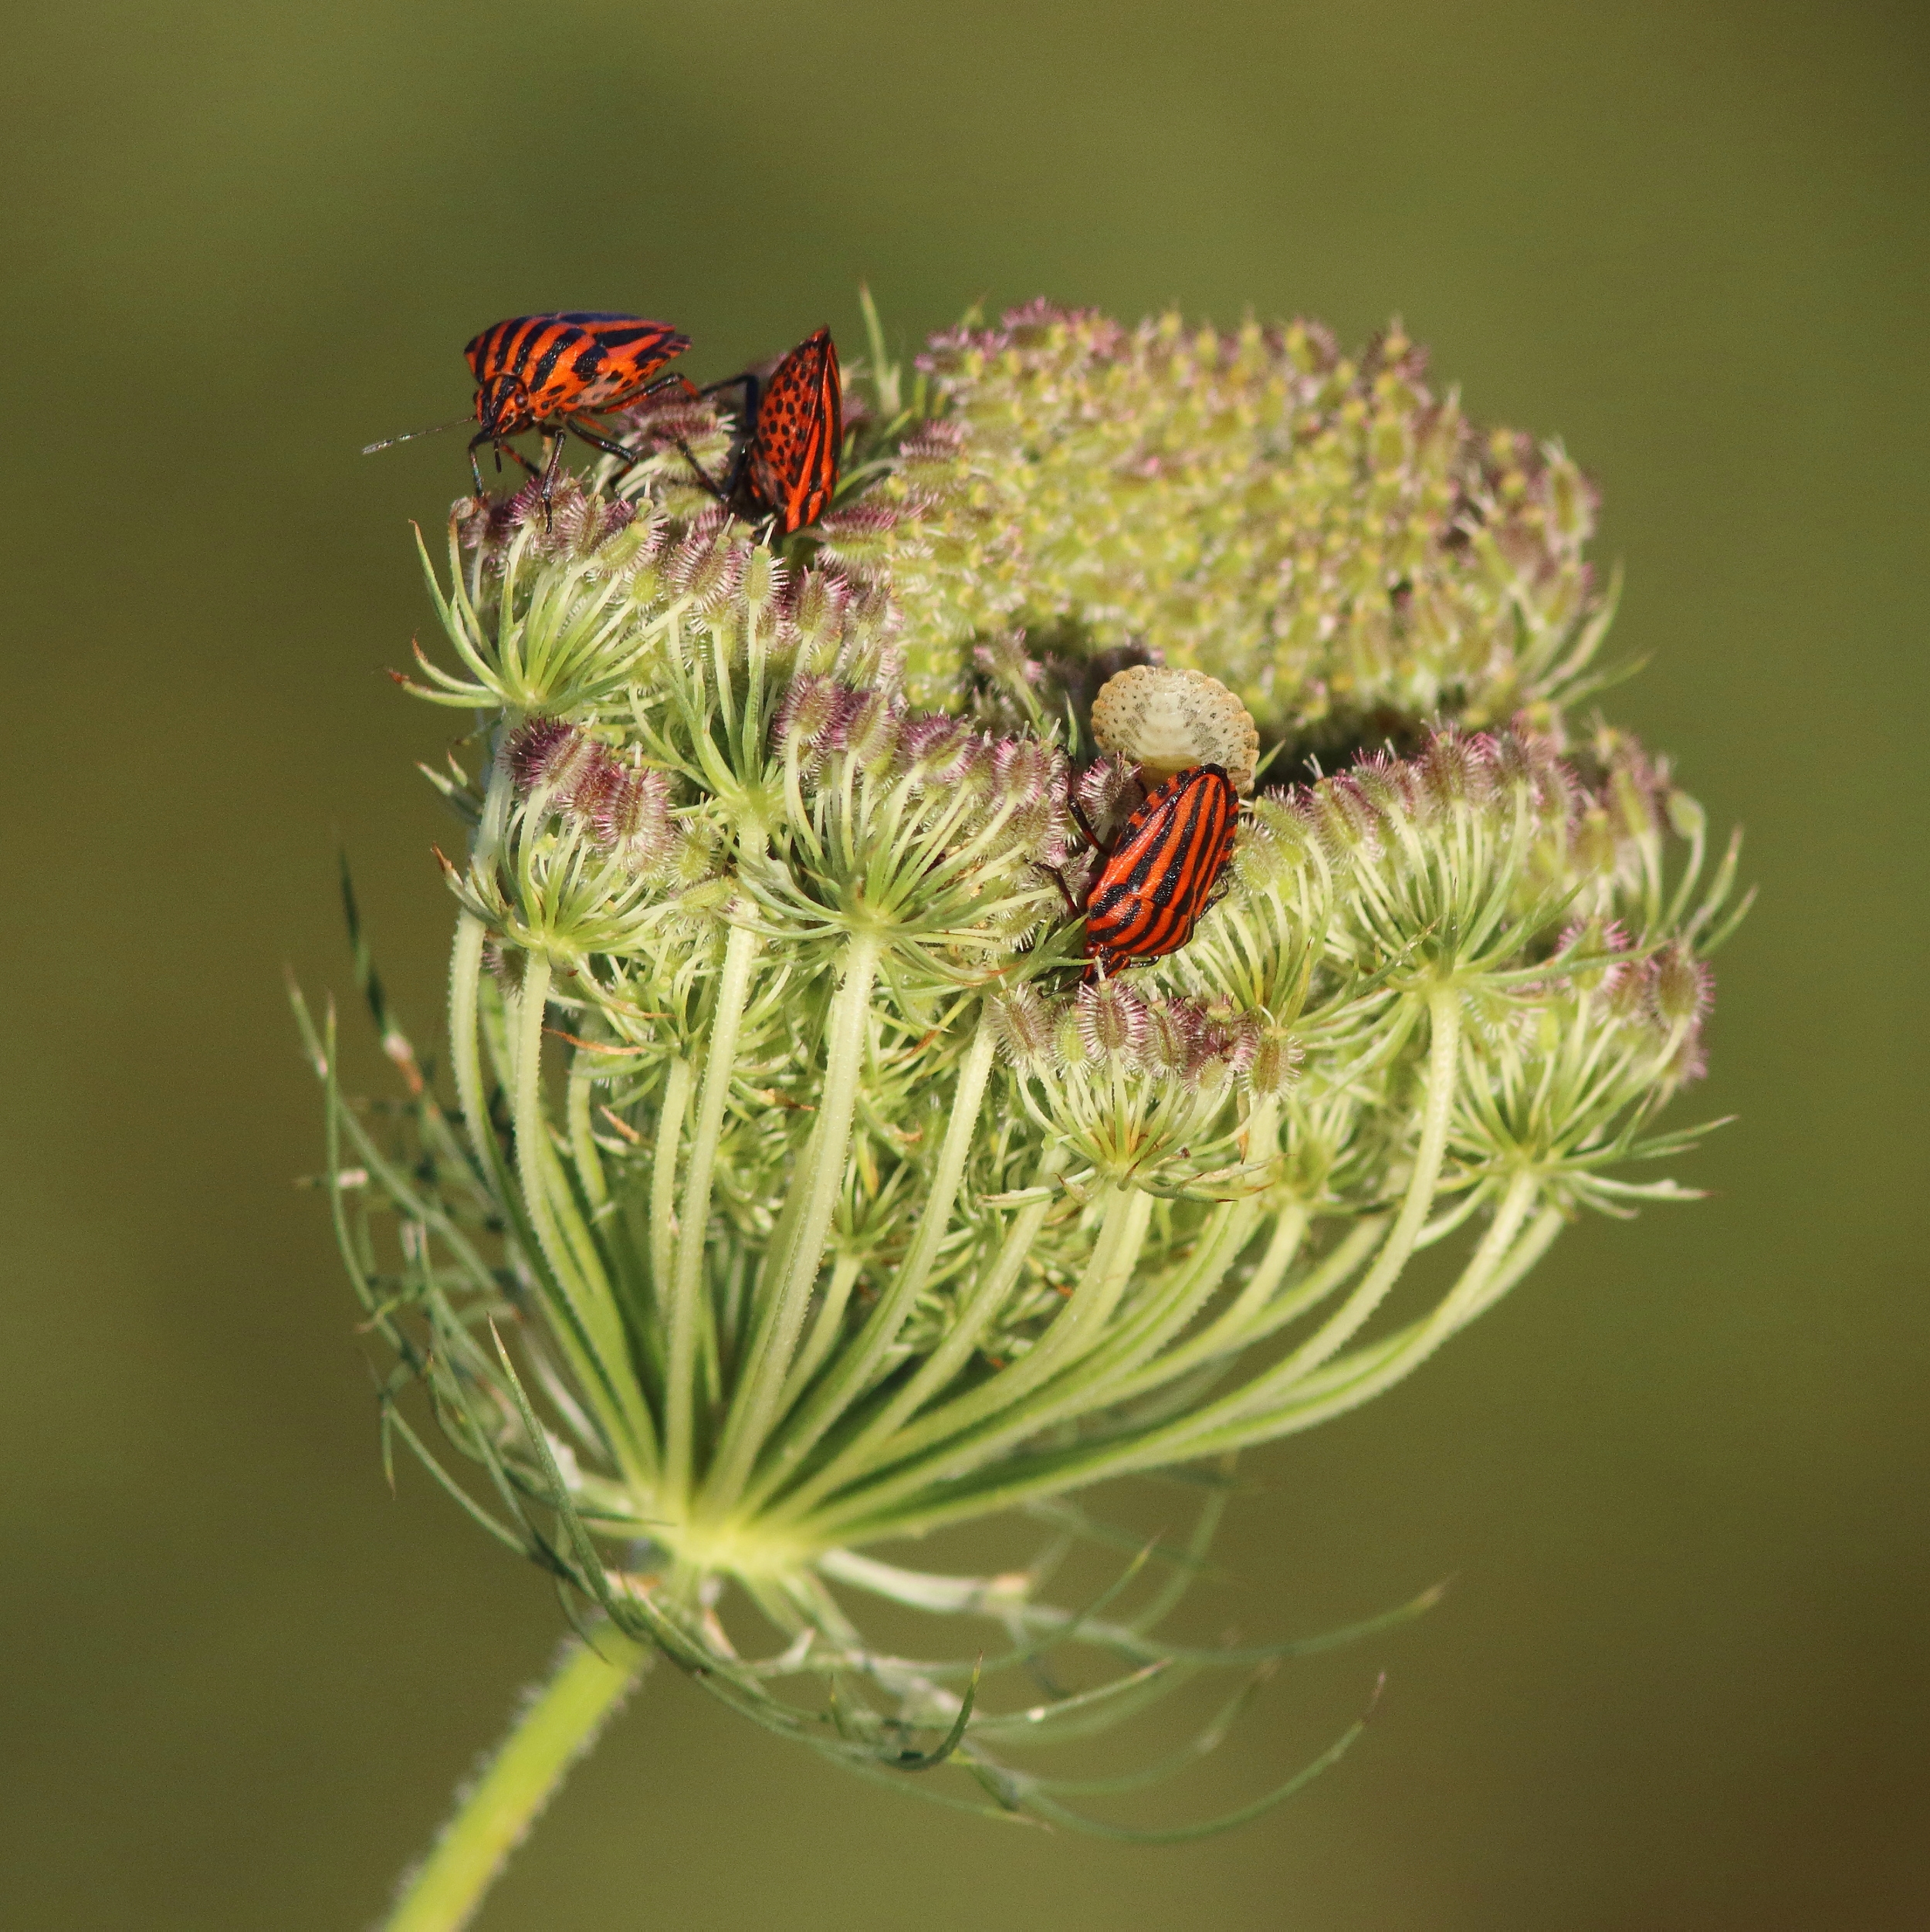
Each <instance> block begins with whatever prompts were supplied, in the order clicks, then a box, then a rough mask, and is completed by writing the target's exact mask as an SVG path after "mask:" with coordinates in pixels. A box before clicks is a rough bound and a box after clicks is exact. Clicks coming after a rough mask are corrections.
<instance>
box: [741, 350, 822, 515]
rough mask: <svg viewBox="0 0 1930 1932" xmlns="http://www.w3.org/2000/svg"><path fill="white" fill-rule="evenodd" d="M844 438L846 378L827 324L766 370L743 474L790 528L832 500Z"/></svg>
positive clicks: (754, 493)
mask: <svg viewBox="0 0 1930 1932" xmlns="http://www.w3.org/2000/svg"><path fill="white" fill-rule="evenodd" d="M844 441H845V378H844V374H843V372H842V371H841V370H840V369H839V367H838V345H837V344H836V343H835V342H833V341H832V340H831V331H830V330H828V329H820V330H818V332H817V333H816V334H815V335H812V336H807V337H805V338H804V340H803V341H802V342H801V343H798V345H797V347H796V348H794V350H791V353H790V354H789V355H787V356H786V357H784V360H783V361H781V362H780V363H779V364H778V365H777V367H776V368H775V369H774V370H772V371H771V372H770V380H769V381H767V383H766V384H764V394H763V395H762V396H761V397H760V398H759V400H758V403H757V422H756V424H755V425H754V426H753V428H752V431H751V435H750V453H749V456H748V458H747V462H746V465H745V479H746V482H747V484H748V486H749V489H750V495H751V496H752V497H753V498H754V499H755V500H756V502H757V504H758V505H759V506H761V507H762V508H763V509H765V510H766V511H767V512H768V513H770V515H771V516H774V518H775V519H777V528H778V530H779V531H780V533H782V534H783V535H784V536H790V535H791V533H792V531H794V530H802V529H804V527H805V526H806V525H807V524H811V523H816V522H817V521H818V518H819V517H821V516H823V515H824V512H825V511H826V510H827V509H829V508H830V507H831V496H832V493H833V492H835V490H836V489H837V487H838V456H839V455H840V453H841V451H842V449H843V447H844Z"/></svg>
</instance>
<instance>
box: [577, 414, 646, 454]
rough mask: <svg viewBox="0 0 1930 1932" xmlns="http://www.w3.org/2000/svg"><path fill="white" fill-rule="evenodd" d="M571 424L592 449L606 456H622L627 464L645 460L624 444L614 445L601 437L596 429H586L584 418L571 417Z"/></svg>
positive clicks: (605, 437) (606, 438)
mask: <svg viewBox="0 0 1930 1932" xmlns="http://www.w3.org/2000/svg"><path fill="white" fill-rule="evenodd" d="M569 424H570V427H571V429H572V430H573V431H574V432H575V433H576V434H577V435H579V436H581V438H583V440H584V442H586V443H587V444H588V445H590V447H591V448H592V449H600V450H601V451H602V452H603V453H604V455H606V456H621V458H623V460H624V461H625V462H626V463H631V464H636V463H640V462H642V461H643V460H644V459H643V456H642V453H641V452H638V451H637V450H634V449H625V448H624V446H623V445H622V444H621V443H613V442H611V440H610V439H609V438H608V437H607V436H599V435H598V434H597V432H596V431H594V429H586V428H584V426H583V418H581V416H572V417H571V418H569Z"/></svg>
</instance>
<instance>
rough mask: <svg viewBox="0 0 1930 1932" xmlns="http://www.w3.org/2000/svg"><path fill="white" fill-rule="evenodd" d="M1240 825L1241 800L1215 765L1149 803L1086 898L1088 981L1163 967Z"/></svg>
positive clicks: (1222, 866)
mask: <svg viewBox="0 0 1930 1932" xmlns="http://www.w3.org/2000/svg"><path fill="white" fill-rule="evenodd" d="M1239 821H1240V799H1239V794H1238V793H1237V792H1236V791H1235V790H1234V786H1233V780H1232V779H1231V777H1229V776H1228V775H1227V773H1226V772H1225V771H1224V770H1223V769H1222V768H1221V766H1218V765H1217V764H1214V765H1202V766H1194V768H1193V769H1192V770H1189V771H1182V772H1177V773H1174V774H1173V777H1170V778H1169V779H1168V780H1166V782H1165V783H1164V784H1163V785H1161V786H1160V787H1159V788H1158V789H1157V790H1155V791H1154V792H1153V793H1152V794H1151V795H1150V797H1148V798H1147V800H1146V803H1145V804H1143V805H1142V806H1141V807H1139V810H1137V811H1136V812H1135V813H1134V814H1133V816H1132V817H1130V818H1129V819H1128V820H1127V821H1126V829H1125V830H1124V831H1122V832H1121V833H1120V834H1119V839H1118V841H1117V842H1116V844H1114V846H1113V848H1112V851H1110V852H1109V853H1107V854H1106V862H1105V864H1103V865H1102V866H1101V867H1100V868H1099V874H1098V876H1097V877H1096V878H1094V880H1093V881H1092V886H1091V888H1090V889H1089V891H1088V892H1087V893H1086V895H1085V956H1086V958H1087V959H1088V960H1089V961H1090V962H1091V964H1090V966H1089V967H1088V969H1087V972H1088V976H1091V974H1092V972H1093V971H1094V970H1095V969H1096V970H1097V971H1099V972H1101V973H1110V972H1112V971H1113V970H1115V969H1116V968H1118V967H1119V966H1129V965H1131V964H1132V963H1133V962H1134V961H1136V960H1139V959H1163V958H1164V957H1165V956H1166V954H1167V953H1169V952H1177V951H1178V950H1179V949H1180V947H1181V946H1184V945H1185V944H1186V942H1187V940H1189V939H1191V938H1192V936H1193V929H1194V926H1195V925H1197V924H1198V923H1199V919H1200V914H1201V913H1202V912H1204V911H1205V910H1206V907H1207V901H1208V899H1209V898H1210V897H1211V896H1212V893H1213V888H1214V886H1216V885H1217V884H1218V883H1219V881H1220V875H1221V873H1222V872H1224V871H1225V870H1226V866H1227V860H1228V859H1229V858H1231V857H1232V855H1233V839H1234V832H1235V831H1237V830H1238V826H1239Z"/></svg>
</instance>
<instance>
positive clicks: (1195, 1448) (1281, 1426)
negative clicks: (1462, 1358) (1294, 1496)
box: [1188, 1170, 1560, 1454]
mask: <svg viewBox="0 0 1930 1932" xmlns="http://www.w3.org/2000/svg"><path fill="white" fill-rule="evenodd" d="M1536 1186H1537V1182H1536V1176H1534V1174H1533V1173H1532V1172H1528V1171H1525V1170H1524V1171H1523V1172H1522V1173H1520V1174H1519V1175H1517V1176H1515V1179H1513V1180H1512V1182H1511V1183H1509V1184H1508V1189H1507V1191H1506V1192H1505V1193H1504V1194H1503V1196H1502V1199H1501V1200H1500V1202H1499V1203H1498V1204H1497V1206H1496V1207H1495V1218H1494V1220H1492V1222H1491V1223H1489V1224H1488V1231H1487V1233H1485V1235H1484V1236H1483V1237H1481V1243H1480V1245H1479V1246H1478V1247H1477V1248H1476V1249H1475V1252H1474V1254H1472V1255H1471V1257H1469V1259H1468V1265H1467V1266H1466V1267H1464V1269H1463V1270H1462V1271H1461V1275H1460V1277H1459V1278H1458V1280H1457V1281H1455V1283H1454V1287H1452V1288H1451V1289H1450V1290H1449V1291H1447V1294H1445V1295H1444V1296H1443V1297H1442V1298H1441V1301H1440V1303H1439V1304H1438V1305H1437V1307H1436V1308H1435V1309H1434V1312H1433V1313H1432V1314H1431V1315H1428V1316H1427V1317H1426V1318H1424V1319H1423V1320H1421V1321H1417V1322H1415V1323H1414V1324H1413V1325H1411V1326H1410V1327H1408V1328H1404V1329H1403V1330H1402V1331H1400V1333H1399V1334H1397V1335H1390V1336H1389V1337H1387V1338H1386V1339H1385V1340H1384V1341H1382V1342H1377V1343H1376V1344H1374V1345H1372V1346H1371V1347H1370V1348H1362V1349H1359V1350H1357V1351H1356V1352H1355V1353H1354V1354H1353V1355H1345V1356H1343V1357H1342V1358H1340V1360H1339V1361H1338V1362H1330V1363H1329V1364H1328V1365H1327V1366H1326V1368H1325V1369H1323V1370H1322V1372H1320V1373H1319V1374H1318V1375H1313V1376H1310V1377H1309V1378H1308V1379H1307V1380H1306V1382H1304V1383H1303V1384H1302V1386H1300V1387H1299V1389H1297V1390H1296V1391H1295V1396H1294V1398H1293V1399H1292V1401H1290V1402H1287V1403H1286V1404H1285V1405H1284V1406H1281V1407H1279V1408H1277V1409H1271V1410H1269V1411H1268V1412H1266V1413H1264V1414H1262V1415H1259V1416H1252V1417H1250V1418H1248V1419H1246V1420H1244V1422H1240V1423H1233V1424H1231V1425H1229V1426H1226V1427H1224V1428H1221V1429H1218V1430H1214V1431H1211V1432H1210V1433H1207V1434H1204V1435H1203V1436H1200V1437H1199V1438H1198V1440H1197V1441H1196V1442H1194V1443H1192V1444H1191V1445H1190V1447H1189V1451H1188V1453H1200V1454H1210V1453H1214V1452H1215V1451H1219V1450H1231V1449H1237V1448H1240V1447H1242V1446H1245V1445H1246V1444H1248V1443H1253V1442H1257V1441H1260V1440H1268V1439H1271V1437H1274V1436H1283V1435H1289V1434H1294V1433H1298V1432H1299V1430H1303V1429H1311V1428H1312V1427H1313V1426H1315V1423H1322V1422H1326V1421H1328V1420H1329V1419H1331V1418H1332V1417H1333V1416H1338V1415H1342V1414H1344V1413H1346V1411H1347V1410H1348V1409H1355V1408H1358V1407H1359V1406H1360V1404H1361V1403H1363V1402H1367V1401H1370V1400H1371V1399H1373V1397H1374V1396H1377V1395H1379V1394H1380V1393H1381V1392H1383V1390H1385V1389H1390V1388H1392V1387H1393V1385H1394V1384H1395V1383H1396V1382H1399V1381H1400V1380H1402V1379H1403V1378H1404V1377H1406V1376H1407V1375H1411V1374H1412V1373H1413V1372H1414V1370H1415V1369H1417V1368H1419V1367H1420V1365H1421V1364H1422V1363H1423V1362H1425V1361H1426V1360H1427V1358H1428V1357H1429V1356H1430V1355H1432V1354H1433V1353H1434V1351H1435V1350H1436V1349H1437V1348H1439V1347H1440V1346H1441V1344H1442V1343H1443V1342H1445V1341H1446V1340H1447V1338H1448V1337H1449V1336H1450V1335H1453V1334H1454V1333H1456V1332H1457V1331H1458V1330H1460V1329H1461V1328H1465V1327H1466V1326H1467V1325H1468V1321H1469V1320H1471V1311H1474V1310H1475V1309H1478V1308H1480V1307H1481V1306H1483V1305H1485V1302H1486V1301H1487V1299H1488V1298H1489V1297H1490V1295H1491V1294H1492V1293H1493V1292H1495V1280H1496V1278H1497V1277H1499V1276H1501V1275H1502V1274H1504V1273H1507V1274H1508V1275H1509V1277H1510V1278H1512V1277H1514V1276H1515V1275H1519V1274H1522V1273H1523V1272H1525V1270H1526V1268H1527V1267H1530V1266H1532V1264H1533V1262H1534V1260H1536V1259H1537V1258H1538V1257H1539V1254H1540V1252H1541V1250H1542V1249H1543V1248H1545V1247H1546V1246H1547V1244H1548V1241H1549V1240H1552V1238H1553V1230H1552V1229H1551V1230H1549V1233H1548V1234H1547V1235H1546V1237H1543V1238H1542V1239H1540V1240H1539V1242H1537V1241H1536V1236H1537V1235H1538V1234H1539V1233H1540V1224H1539V1223H1537V1225H1536V1228H1534V1229H1532V1230H1530V1232H1529V1235H1528V1236H1527V1237H1525V1239H1523V1240H1521V1241H1520V1242H1519V1244H1518V1242H1517V1237H1519V1236H1520V1235H1521V1230H1522V1222H1523V1220H1525V1219H1526V1218H1527V1215H1528V1211H1529V1209H1530V1208H1531V1207H1532V1206H1533V1205H1534V1200H1535V1193H1536ZM1544 1218H1546V1217H1544ZM1553 1218H1554V1223H1555V1226H1556V1227H1559V1224H1560V1216H1559V1215H1556V1216H1554V1217H1553ZM1518 1245H1519V1246H1520V1247H1529V1248H1530V1249H1531V1252H1530V1253H1529V1255H1528V1256H1527V1257H1526V1259H1525V1260H1522V1261H1520V1262H1519V1263H1518V1262H1517V1260H1516V1250H1517V1247H1518Z"/></svg>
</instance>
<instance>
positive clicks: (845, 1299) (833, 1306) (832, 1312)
mask: <svg viewBox="0 0 1930 1932" xmlns="http://www.w3.org/2000/svg"><path fill="white" fill-rule="evenodd" d="M864 1271H865V1257H863V1256H862V1254H840V1255H839V1256H838V1258H837V1260H835V1262H834V1263H833V1264H831V1280H830V1281H829V1282H828V1284H827V1285H826V1287H825V1289H824V1294H823V1297H822V1298H821V1300H820V1301H819V1302H818V1312H817V1314H816V1315H814V1316H813V1317H812V1318H811V1332H810V1333H809V1334H808V1335H806V1336H805V1337H804V1343H803V1345H802V1346H801V1348H799V1349H798V1351H797V1356H796V1358H795V1359H794V1361H793V1362H792V1363H791V1369H790V1371H789V1372H788V1373H787V1375H785V1377H784V1396H783V1399H781V1400H780V1402H779V1403H778V1405H777V1406H778V1408H779V1409H780V1411H783V1410H787V1409H789V1408H790V1407H791V1405H792V1403H794V1402H795V1401H796V1400H797V1398H798V1397H799V1396H801V1395H802V1394H803V1393H804V1391H805V1390H806V1389H808V1388H809V1387H810V1386H811V1377H812V1376H813V1375H815V1374H816V1373H817V1372H818V1364H819V1363H820V1362H822V1361H823V1360H824V1357H825V1355H826V1354H827V1353H828V1352H829V1350H830V1348H831V1344H832V1343H833V1342H835V1341H836V1340H837V1339H838V1334H839V1331H841V1329H842V1328H843V1327H844V1325H845V1308H847V1306H848V1304H849V1303H850V1301H851V1291H852V1289H853V1288H854V1287H856V1286H857V1284H858V1276H859V1275H861V1274H863V1272H864ZM746 1499H747V1501H749V1500H750V1492H749V1491H747V1492H746Z"/></svg>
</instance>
